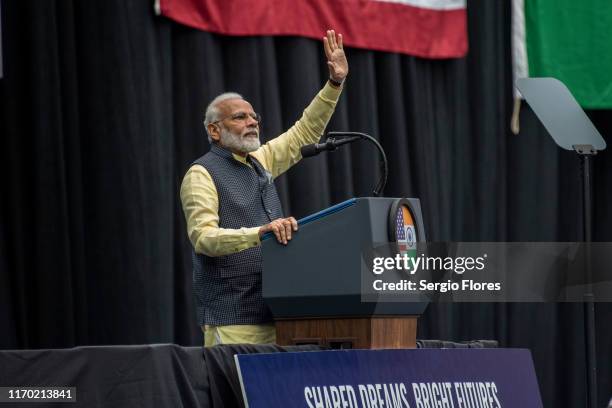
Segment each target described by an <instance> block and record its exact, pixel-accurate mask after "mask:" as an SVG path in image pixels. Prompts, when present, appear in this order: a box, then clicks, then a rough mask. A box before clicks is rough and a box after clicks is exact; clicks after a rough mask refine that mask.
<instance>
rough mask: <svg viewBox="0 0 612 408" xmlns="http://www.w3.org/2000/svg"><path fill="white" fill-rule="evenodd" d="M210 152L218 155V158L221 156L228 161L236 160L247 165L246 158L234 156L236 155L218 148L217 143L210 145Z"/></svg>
mask: <svg viewBox="0 0 612 408" xmlns="http://www.w3.org/2000/svg"><path fill="white" fill-rule="evenodd" d="M210 151H211V152H213V153H215V154H217V155H219V156H221V157H226V158H228V159H230V158H232V157H233V158H234V159H235V160H238V161H239V162H241V163H245V164H248V163H247V158H246V157H243V156H241V155H239V154H236V153H232V152H231V151H229V150H227V149H225V148H223V147H221V146H219V145H218V144H217V143H213V144H211V146H210Z"/></svg>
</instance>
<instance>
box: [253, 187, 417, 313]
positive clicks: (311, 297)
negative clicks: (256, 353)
mask: <svg viewBox="0 0 612 408" xmlns="http://www.w3.org/2000/svg"><path fill="white" fill-rule="evenodd" d="M397 200H398V199H397V198H354V199H350V200H347V201H345V202H343V203H340V204H337V205H335V206H333V207H330V208H328V209H326V210H323V211H320V212H318V213H316V214H313V215H311V216H308V217H306V218H303V219H301V220H300V221H299V225H300V227H299V229H298V231H297V232H295V233H294V234H293V239H292V240H291V242H290V243H289V244H288V245H286V246H285V245H281V244H279V243H278V242H276V240H275V239H273V238H271V237H270V236H268V237H267V238H264V239H263V240H262V254H263V279H262V292H263V297H264V300H265V301H266V303H267V305H268V306H269V307H270V309H271V310H272V313H273V314H274V316H275V317H276V318H296V317H299V318H304V317H342V316H372V315H416V316H418V315H421V314H422V313H423V311H424V309H425V307H426V306H427V304H426V303H418V302H411V303H399V302H395V303H391V302H387V303H383V302H380V303H376V302H368V303H366V302H362V301H361V283H362V282H361V270H362V268H363V267H365V266H364V265H365V264H364V262H365V261H364V258H363V255H364V254H365V253H368V252H371V250H372V248H373V247H374V245H376V244H381V243H387V242H388V241H389V231H388V224H389V214H390V210H391V208H392V205H393V203H395V202H396V201H397ZM407 201H408V202H409V203H410V205H411V206H412V210H413V213H414V214H413V215H414V218H415V222H416V224H417V225H416V226H417V229H418V230H419V231H421V232H422V233H421V234H420V238H421V239H422V240H425V233H424V231H425V228H424V225H423V221H422V216H421V207H420V203H419V200H418V199H407Z"/></svg>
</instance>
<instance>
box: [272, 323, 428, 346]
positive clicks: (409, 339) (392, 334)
mask: <svg viewBox="0 0 612 408" xmlns="http://www.w3.org/2000/svg"><path fill="white" fill-rule="evenodd" d="M416 329H417V316H375V317H373V316H370V317H356V318H347V319H336V318H331V319H330V318H327V319H323V318H312V319H286V320H285V319H279V320H276V343H277V344H279V345H281V346H290V345H303V344H317V345H320V346H326V347H330V348H332V349H351V348H354V349H400V348H416Z"/></svg>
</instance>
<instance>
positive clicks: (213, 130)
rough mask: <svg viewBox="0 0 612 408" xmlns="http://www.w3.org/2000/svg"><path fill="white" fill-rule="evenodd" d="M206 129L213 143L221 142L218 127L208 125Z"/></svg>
mask: <svg viewBox="0 0 612 408" xmlns="http://www.w3.org/2000/svg"><path fill="white" fill-rule="evenodd" d="M207 129H208V134H209V135H210V138H211V139H212V140H213V142H218V141H219V140H221V129H220V128H219V126H218V125H216V124H214V123H209V124H208V127H207Z"/></svg>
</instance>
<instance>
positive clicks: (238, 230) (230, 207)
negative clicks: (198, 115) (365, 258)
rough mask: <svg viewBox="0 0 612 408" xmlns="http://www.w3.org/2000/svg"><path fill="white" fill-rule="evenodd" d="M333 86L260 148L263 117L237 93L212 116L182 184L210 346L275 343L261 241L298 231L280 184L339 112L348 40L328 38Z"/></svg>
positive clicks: (283, 239) (223, 99)
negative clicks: (204, 149) (203, 146)
mask: <svg viewBox="0 0 612 408" xmlns="http://www.w3.org/2000/svg"><path fill="white" fill-rule="evenodd" d="M323 45H324V49H325V55H326V57H327V65H328V68H329V81H328V82H327V83H326V84H325V86H324V87H323V89H321V91H320V92H319V93H318V94H317V95H316V96H315V98H314V99H313V101H312V102H311V103H310V105H309V106H308V107H307V108H306V109H305V110H304V113H303V114H302V117H301V118H300V119H299V120H298V121H297V122H296V123H295V124H294V125H293V126H292V127H291V128H290V129H289V130H287V131H286V132H285V133H283V134H281V135H280V136H278V137H276V138H274V139H272V140H270V141H269V142H268V143H266V144H264V145H262V146H260V141H259V125H260V121H261V118H260V116H259V115H258V114H257V113H255V111H254V110H253V107H252V106H251V104H250V103H248V102H247V101H245V100H244V99H243V98H242V96H240V95H239V94H236V93H224V94H221V95H219V96H217V97H216V98H215V99H213V100H212V102H211V103H210V104H209V105H208V107H207V109H206V114H205V119H204V125H205V127H206V131H207V133H208V139H209V141H210V143H211V146H210V151H209V152H208V153H206V154H205V155H204V156H202V157H200V158H199V159H197V160H195V161H194V162H193V163H192V165H191V167H190V168H189V170H188V171H187V173H186V175H185V177H184V179H183V183H182V185H181V202H182V205H183V211H184V213H185V218H186V221H187V232H188V234H189V239H190V241H191V243H192V245H193V253H192V255H193V256H192V259H193V286H194V292H195V297H196V305H197V316H198V322H199V324H200V326H201V327H202V331H203V333H204V344H205V345H206V346H212V345H215V344H232V343H253V344H258V343H274V342H275V338H276V332H275V329H274V324H273V321H272V315H271V314H270V311H269V310H268V308H267V307H266V305H265V304H264V302H263V298H262V293H261V272H262V266H261V265H262V261H261V248H260V239H261V237H262V236H263V234H265V233H266V232H272V233H274V235H275V236H276V239H277V240H278V241H279V242H280V243H282V244H287V242H288V241H289V240H291V233H292V231H295V230H297V222H296V221H295V219H294V218H293V217H288V218H285V217H284V215H283V213H282V208H281V203H280V200H279V198H278V194H277V192H276V187H275V186H274V182H273V180H274V179H275V178H276V177H278V176H279V175H281V174H282V173H284V172H285V171H287V170H288V169H289V168H290V167H291V166H293V165H294V164H295V163H297V162H298V161H299V160H300V159H301V158H302V157H301V154H300V148H301V147H302V146H304V145H306V144H310V143H316V142H318V141H319V138H320V136H321V134H322V133H323V131H324V130H325V127H326V126H327V123H328V122H329V119H330V118H331V115H332V114H333V112H334V109H335V107H336V103H337V101H338V98H339V97H340V93H341V91H342V85H343V82H344V80H345V78H346V76H347V74H348V62H347V59H346V56H345V53H344V49H343V44H342V35H336V33H335V32H334V31H333V30H328V31H327V33H326V36H325V37H324V38H323Z"/></svg>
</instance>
